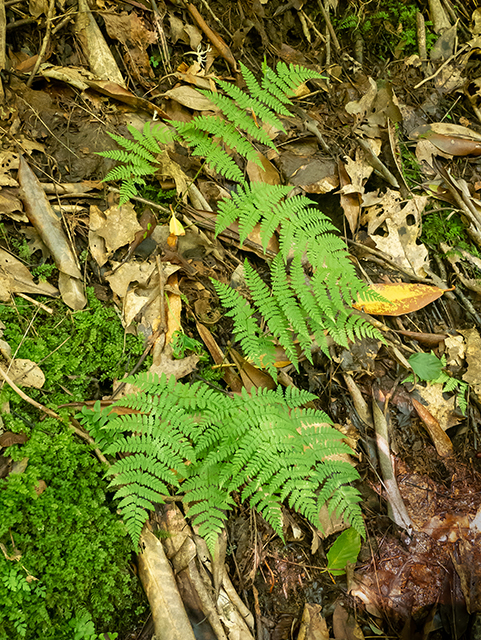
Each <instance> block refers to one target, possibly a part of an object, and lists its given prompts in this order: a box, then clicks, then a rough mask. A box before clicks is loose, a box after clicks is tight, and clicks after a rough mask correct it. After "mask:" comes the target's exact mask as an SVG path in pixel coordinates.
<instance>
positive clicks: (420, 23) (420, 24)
mask: <svg viewBox="0 0 481 640" xmlns="http://www.w3.org/2000/svg"><path fill="white" fill-rule="evenodd" d="M416 35H417V39H418V51H419V57H420V58H421V60H426V59H427V57H428V54H427V50H426V26H425V22H424V16H423V14H422V13H421V12H420V11H418V12H417V13H416Z"/></svg>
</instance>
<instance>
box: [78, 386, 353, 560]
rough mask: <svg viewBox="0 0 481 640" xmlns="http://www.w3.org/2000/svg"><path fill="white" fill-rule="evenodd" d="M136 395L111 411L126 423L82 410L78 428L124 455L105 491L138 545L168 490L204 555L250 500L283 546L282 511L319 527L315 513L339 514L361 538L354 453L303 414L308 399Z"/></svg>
mask: <svg viewBox="0 0 481 640" xmlns="http://www.w3.org/2000/svg"><path fill="white" fill-rule="evenodd" d="M129 382H132V383H133V384H135V386H136V387H138V388H139V389H140V391H139V392H138V393H136V394H135V395H130V396H128V397H126V398H124V399H122V400H121V401H118V402H117V403H115V405H116V406H122V407H128V408H129V409H131V410H133V411H136V412H137V413H132V414H128V415H117V414H115V413H111V414H110V415H105V413H106V411H110V409H106V410H104V412H103V413H101V412H100V409H99V407H98V406H97V407H96V409H95V410H94V411H91V410H87V409H84V410H83V412H82V416H81V419H82V422H83V424H84V425H85V426H86V427H87V428H88V429H89V430H90V433H91V434H92V436H93V437H94V438H95V439H96V441H97V443H99V444H101V445H102V447H103V449H104V452H105V453H106V454H113V455H115V454H118V453H122V454H127V455H126V456H125V457H123V458H122V459H120V460H117V461H116V462H115V463H114V464H113V466H112V467H110V469H109V472H108V473H109V475H110V476H112V481H111V485H110V486H111V487H112V488H114V489H115V490H116V496H117V497H118V498H120V504H119V508H120V509H121V511H122V514H123V517H124V521H125V524H126V526H127V529H128V531H129V533H130V535H131V537H132V540H133V542H134V544H135V545H137V543H138V541H139V537H140V533H141V530H142V527H143V525H144V523H145V521H146V519H147V510H150V509H153V508H154V504H155V503H163V502H164V498H165V497H166V496H167V495H169V493H170V491H171V490H172V489H174V491H176V492H182V493H183V494H184V502H185V503H186V504H187V505H188V506H189V510H188V515H189V516H190V517H191V518H192V519H193V522H194V524H195V525H198V527H199V533H200V535H202V536H203V537H204V538H205V540H206V542H207V544H208V546H209V549H210V550H211V551H213V548H214V545H215V542H216V539H217V536H218V535H219V533H220V531H221V530H222V529H223V527H224V523H225V520H226V518H227V516H228V512H229V511H230V510H231V509H232V507H233V506H234V505H235V501H234V498H233V493H234V492H238V493H239V494H240V498H241V500H243V501H248V502H249V503H250V505H251V506H252V507H254V508H255V509H257V510H258V511H259V512H260V513H261V514H262V515H263V516H264V518H265V519H266V520H267V521H268V522H269V523H270V525H271V526H272V527H273V529H274V530H275V532H276V533H277V534H278V535H279V536H280V537H281V538H283V528H282V502H283V501H285V500H286V501H287V502H288V504H289V506H290V507H291V508H293V509H295V510H296V511H298V512H299V513H301V514H302V515H303V516H304V517H305V518H307V520H309V522H311V523H312V525H313V526H314V527H319V526H320V523H319V510H320V508H321V507H322V506H323V505H324V504H325V503H326V502H327V503H328V507H329V511H330V512H331V513H332V512H334V511H336V512H337V513H338V514H343V515H344V518H345V519H346V520H347V521H348V522H350V523H351V526H353V527H354V528H355V529H356V530H357V531H358V532H359V533H360V534H361V535H364V523H363V519H362V515H361V510H360V507H359V504H358V503H359V501H360V496H359V493H358V492H357V490H356V489H354V488H353V487H351V486H349V485H348V483H350V482H352V481H353V480H356V479H358V477H359V476H358V473H357V471H356V470H355V468H354V467H353V466H352V465H351V464H350V463H349V462H348V461H347V459H346V454H349V453H352V451H351V449H350V448H349V446H348V445H347V444H345V443H344V442H343V441H342V436H341V434H340V433H339V432H338V431H336V429H334V428H333V427H332V426H330V424H329V423H330V419H329V418H328V416H327V415H326V414H324V413H323V412H322V411H317V410H313V409H300V408H299V407H300V406H301V405H303V404H305V403H307V402H309V401H312V400H314V399H315V396H313V395H312V394H310V393H307V392H305V391H299V390H298V389H295V388H288V389H287V390H286V391H284V392H283V391H282V389H281V388H278V389H277V390H276V391H270V390H265V389H260V390H258V391H257V392H254V393H253V394H252V395H249V394H248V393H247V392H246V391H245V390H244V391H243V393H242V395H241V396H235V397H233V398H231V397H230V396H228V395H227V394H224V393H222V392H220V391H216V390H213V389H211V388H210V387H209V386H207V385H206V384H204V383H195V384H192V385H185V384H182V383H179V382H176V380H175V378H174V377H173V376H171V377H170V378H169V379H167V378H166V377H165V376H162V377H161V378H160V379H159V377H158V376H157V375H153V374H141V375H139V376H137V377H133V378H131V379H130V380H129Z"/></svg>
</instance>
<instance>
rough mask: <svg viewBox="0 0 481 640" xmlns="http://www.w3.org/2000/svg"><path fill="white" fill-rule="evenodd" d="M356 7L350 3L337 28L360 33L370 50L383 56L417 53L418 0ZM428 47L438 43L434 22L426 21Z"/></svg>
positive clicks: (337, 21)
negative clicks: (434, 31) (433, 28)
mask: <svg viewBox="0 0 481 640" xmlns="http://www.w3.org/2000/svg"><path fill="white" fill-rule="evenodd" d="M364 6H365V7H367V9H365V8H363V7H359V8H356V7H355V5H353V4H351V3H350V4H349V6H348V9H347V11H346V12H345V13H344V15H342V16H340V17H339V18H337V19H336V18H333V20H332V22H333V26H334V28H335V30H336V31H353V32H356V31H357V32H358V33H360V34H361V36H362V37H363V38H364V39H365V40H366V41H368V42H369V50H370V51H371V52H372V53H374V54H375V55H378V56H380V57H381V58H386V57H389V56H390V55H392V54H393V53H394V52H396V53H397V54H398V53H400V52H401V51H402V53H403V55H411V54H412V53H417V38H416V14H417V12H418V7H417V5H416V3H413V2H404V1H403V0H383V1H382V2H380V1H378V2H377V3H376V5H369V6H367V5H364ZM425 24H426V48H427V50H428V51H429V50H430V49H431V47H432V46H433V45H434V43H435V42H436V34H434V33H433V32H432V30H431V27H432V22H426V23H425Z"/></svg>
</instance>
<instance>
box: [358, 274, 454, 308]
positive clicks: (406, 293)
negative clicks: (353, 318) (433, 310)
mask: <svg viewBox="0 0 481 640" xmlns="http://www.w3.org/2000/svg"><path fill="white" fill-rule="evenodd" d="M369 288H370V289H371V290H372V291H375V292H376V293H379V294H380V295H381V296H383V298H386V300H387V302H378V301H373V302H365V301H364V300H363V299H362V298H360V299H359V300H358V301H357V302H356V303H355V304H353V305H352V306H353V307H354V308H355V309H359V310H361V311H364V312H365V313H370V314H371V315H375V316H376V315H382V316H402V315H404V314H405V313H412V312H413V311H419V309H422V308H423V307H425V306H427V305H428V304H430V303H431V302H434V300H437V299H438V298H440V297H441V296H442V295H443V293H444V292H445V289H439V287H433V286H431V285H427V284H418V283H410V282H396V283H387V284H372V285H371V286H370V287H369Z"/></svg>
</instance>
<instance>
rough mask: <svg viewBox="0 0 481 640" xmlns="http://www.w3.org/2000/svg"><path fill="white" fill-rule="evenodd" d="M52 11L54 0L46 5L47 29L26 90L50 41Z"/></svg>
mask: <svg viewBox="0 0 481 640" xmlns="http://www.w3.org/2000/svg"><path fill="white" fill-rule="evenodd" d="M54 11H55V0H50V2H49V5H48V13H47V28H46V30H45V36H44V38H43V42H42V46H41V48H40V53H39V54H38V58H37V62H36V63H35V66H34V68H33V70H32V73H31V74H30V78H29V79H28V80H27V88H30V87H31V86H32V82H33V79H34V78H35V76H36V75H37V71H38V69H39V67H40V65H41V64H42V60H43V57H44V55H45V52H46V51H47V46H48V42H49V40H50V32H51V31H52V20H53V14H54Z"/></svg>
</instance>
